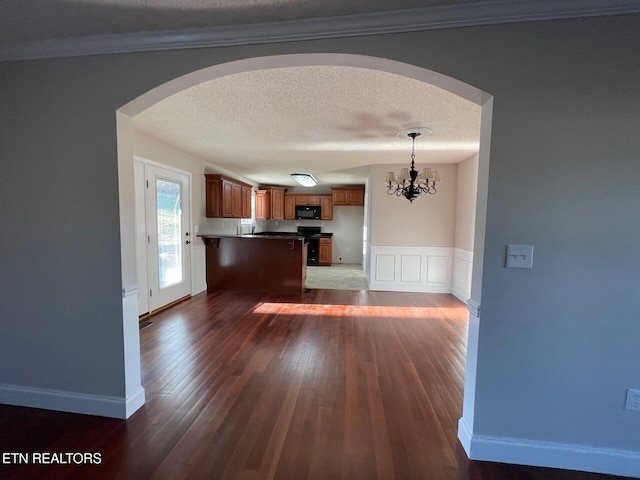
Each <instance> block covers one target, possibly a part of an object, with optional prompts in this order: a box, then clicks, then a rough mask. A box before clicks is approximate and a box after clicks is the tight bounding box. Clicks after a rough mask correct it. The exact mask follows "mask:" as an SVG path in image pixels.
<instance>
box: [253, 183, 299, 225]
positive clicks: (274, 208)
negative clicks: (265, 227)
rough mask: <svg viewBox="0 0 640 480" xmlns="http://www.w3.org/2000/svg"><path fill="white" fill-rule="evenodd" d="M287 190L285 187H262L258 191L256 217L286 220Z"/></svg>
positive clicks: (259, 218)
mask: <svg viewBox="0 0 640 480" xmlns="http://www.w3.org/2000/svg"><path fill="white" fill-rule="evenodd" d="M286 191H287V189H286V188H284V187H260V189H259V190H258V191H257V192H256V219H258V220H284V219H285V217H284V200H285V194H284V193H285V192H286ZM294 210H295V209H294Z"/></svg>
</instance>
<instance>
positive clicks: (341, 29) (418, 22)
mask: <svg viewBox="0 0 640 480" xmlns="http://www.w3.org/2000/svg"><path fill="white" fill-rule="evenodd" d="M633 13H640V3H639V2H638V1H637V0H534V1H525V2H523V1H519V0H493V1H487V2H479V3H464V4H454V5H442V6H434V7H423V8H412V9H404V10H394V11H387V12H375V13H366V14H357V15H346V16H336V17H325V18H313V19H305V20H297V21H283V22H270V23H259V24H249V25H234V26H223V27H215V28H199V29H188V30H164V31H156V32H140V33H130V34H117V35H100V36H85V37H78V38H65V39H58V40H55V39H54V40H43V41H33V42H19V43H4V44H0V61H15V60H32V59H41V58H56V57H75V56H82V55H103V54H111V53H133V52H152V51H161V50H177V49H185V48H205V47H222V46H235V45H250V44H265V43H276V42H294V41H304V40H317V39H327V38H338V37H355V36H362V35H376V34H388V33H404V32H415V31H421V30H436V29H444V28H453V27H469V26H479V25H492V24H501V23H513V22H530V21H540V20H558V19H567V18H584V17H594V16H603V15H619V14H633Z"/></svg>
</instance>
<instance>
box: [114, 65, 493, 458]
mask: <svg viewBox="0 0 640 480" xmlns="http://www.w3.org/2000/svg"><path fill="white" fill-rule="evenodd" d="M300 66H345V67H347V66H348V67H358V68H365V69H370V70H379V71H383V72H387V73H392V74H396V75H401V76H404V77H408V78H412V79H415V80H418V81H421V82H424V83H428V84H431V85H435V86H437V87H439V88H442V89H444V90H447V91H449V92H451V93H454V94H456V95H458V96H460V97H462V98H464V99H466V100H468V101H470V102H472V103H475V104H476V105H479V106H480V107H481V109H482V113H481V127H480V148H479V154H478V189H477V192H478V193H477V200H476V220H475V238H474V256H473V278H472V284H471V298H470V299H469V302H468V305H469V312H470V318H469V338H468V344H467V364H466V375H465V396H464V406H463V417H462V419H461V421H460V427H459V437H460V440H461V441H462V443H463V445H464V446H465V449H467V452H468V446H469V443H470V440H471V432H472V431H473V412H474V407H475V405H474V398H475V371H476V359H477V346H478V329H479V310H480V308H479V306H480V297H481V290H482V285H481V280H482V264H483V258H484V240H485V224H486V209H487V192H488V175H489V147H490V139H491V118H492V110H493V97H492V96H491V95H489V94H487V93H485V92H483V91H481V90H479V89H477V88H475V87H472V86H471V85H468V84H466V83H464V82H461V81H459V80H456V79H454V78H451V77H448V76H446V75H442V74H440V73H437V72H434V71H431V70H427V69H424V68H421V67H417V66H415V65H410V64H407V63H402V62H397V61H394V60H389V59H386V58H379V57H371V56H365V55H352V54H336V53H327V54H325V53H313V54H291V55H275V56H265V57H256V58H247V59H242V60H237V61H233V62H228V63H223V64H219V65H214V66H211V67H207V68H204V69H201V70H197V71H194V72H191V73H188V74H186V75H183V76H181V77H178V78H175V79H173V80H171V81H169V82H166V83H164V84H162V85H159V86H158V87H156V88H154V89H152V90H150V91H149V92H147V93H145V94H143V95H141V96H140V97H138V98H136V99H134V100H132V101H131V102H129V103H127V104H126V105H124V106H122V107H121V108H119V109H118V111H117V112H116V122H117V136H118V182H119V195H120V241H121V263H122V286H123V312H124V314H123V315H124V319H123V320H124V343H125V374H126V379H127V381H126V384H127V395H129V392H133V391H137V390H139V389H140V352H139V332H138V326H137V292H138V287H137V279H136V249H135V219H134V218H133V212H134V186H133V131H132V118H133V117H134V116H135V115H137V114H139V113H141V112H143V111H144V110H146V109H147V108H149V107H150V106H152V105H154V104H156V103H158V102H159V101H161V100H164V99H165V98H167V97H170V96H171V95H173V94H175V93H177V92H180V91H182V90H185V89H187V88H190V87H193V86H195V85H198V84H200V83H203V82H206V81H209V80H213V79H215V78H220V77H224V76H227V75H233V74H236V73H241V72H247V71H255V70H265V69H274V68H286V67H300ZM138 407H139V406H138ZM134 411H135V410H134ZM131 413H133V412H131Z"/></svg>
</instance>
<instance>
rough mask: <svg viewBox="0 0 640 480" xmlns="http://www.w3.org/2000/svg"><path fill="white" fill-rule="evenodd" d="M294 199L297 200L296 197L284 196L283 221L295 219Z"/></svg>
mask: <svg viewBox="0 0 640 480" xmlns="http://www.w3.org/2000/svg"><path fill="white" fill-rule="evenodd" d="M296 198H297V195H285V196H284V219H285V220H295V219H296Z"/></svg>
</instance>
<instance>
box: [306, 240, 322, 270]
mask: <svg viewBox="0 0 640 480" xmlns="http://www.w3.org/2000/svg"><path fill="white" fill-rule="evenodd" d="M305 241H306V242H307V265H311V266H314V265H320V252H319V248H318V243H319V242H318V239H317V238H307V239H306V240H305Z"/></svg>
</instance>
